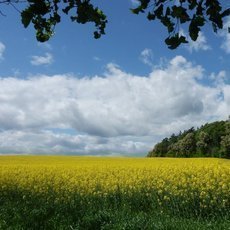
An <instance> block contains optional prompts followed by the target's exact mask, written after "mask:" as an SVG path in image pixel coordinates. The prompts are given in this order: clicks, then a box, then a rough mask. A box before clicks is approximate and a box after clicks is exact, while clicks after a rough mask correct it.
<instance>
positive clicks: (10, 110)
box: [0, 56, 230, 155]
mask: <svg viewBox="0 0 230 230" xmlns="http://www.w3.org/2000/svg"><path fill="white" fill-rule="evenodd" d="M107 68H108V70H107V73H106V74H105V75H104V76H95V77H91V78H87V77H85V78H84V77H83V78H76V77H74V76H71V75H54V76H46V75H41V76H34V77H31V78H28V79H18V78H9V77H8V78H1V79H0V88H1V91H0V128H1V129H0V153H1V152H2V153H6V152H11V153H12V152H23V153H51V154H52V153H53V154H55V153H66V154H68V153H81V154H99V155H100V154H106V153H109V154H110V153H113V154H117V153H121V154H137V153H146V152H147V151H148V150H150V149H151V148H152V146H153V145H154V143H155V142H156V141H158V140H159V139H161V138H162V137H165V136H167V135H170V134H171V133H172V132H179V130H184V129H186V128H190V127H192V126H195V127H197V126H199V125H201V124H204V123H206V122H209V121H213V120H218V119H227V117H228V115H229V111H230V93H229V92H230V85H229V84H226V83H225V81H224V79H227V78H228V77H229V76H227V73H225V72H223V71H221V72H220V73H217V74H216V75H212V76H211V77H214V76H217V78H218V80H217V81H216V79H215V84H213V86H212V87H211V86H205V85H202V84H201V83H200V81H198V79H201V78H204V77H207V78H208V76H204V71H203V69H202V67H201V66H194V65H193V64H192V63H190V62H188V61H187V60H186V59H185V58H184V57H182V56H176V57H175V58H173V59H172V60H170V61H169V62H168V64H167V66H166V67H164V68H155V69H154V70H152V72H151V73H150V74H149V76H146V77H141V76H135V75H132V74H129V73H126V72H124V71H122V70H121V69H120V68H119V67H118V66H117V65H114V64H109V65H108V67H107ZM219 79H221V80H219ZM66 130H67V131H66ZM68 130H70V131H71V130H74V133H72V132H70V131H68Z"/></svg>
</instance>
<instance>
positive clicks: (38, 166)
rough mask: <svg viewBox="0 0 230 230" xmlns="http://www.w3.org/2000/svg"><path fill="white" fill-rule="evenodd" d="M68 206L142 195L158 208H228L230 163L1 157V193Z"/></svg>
mask: <svg viewBox="0 0 230 230" xmlns="http://www.w3.org/2000/svg"><path fill="white" fill-rule="evenodd" d="M9 191H21V192H22V194H24V196H25V197H24V198H25V199H26V196H28V194H38V195H42V196H43V195H44V196H45V197H49V196H52V197H55V200H56V201H60V200H61V201H70V200H71V199H73V197H74V196H76V194H77V195H78V196H87V195H90V196H100V197H107V196H111V195H112V194H117V193H119V194H122V195H124V196H130V195H133V194H139V195H140V194H141V196H142V197H143V199H149V200H151V199H155V200H154V202H157V203H158V205H164V204H173V202H175V201H176V202H178V201H179V202H181V203H182V204H185V205H186V204H191V203H194V202H195V203H197V204H198V205H199V208H204V209H205V208H212V207H218V208H228V207H230V161H229V160H224V159H211V158H209V159H207V158H200V159H175V158H174V159H170V158H157V159H156V158H155V159H154V158H109V157H108V158H106V157H72V156H71V157H70V156H66V157H65V156H1V157H0V192H1V194H3V195H4V194H5V195H7V193H9Z"/></svg>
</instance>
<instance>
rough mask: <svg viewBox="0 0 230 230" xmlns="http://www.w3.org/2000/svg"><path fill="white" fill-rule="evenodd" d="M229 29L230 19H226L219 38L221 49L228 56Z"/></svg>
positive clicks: (229, 50)
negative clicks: (220, 38)
mask: <svg viewBox="0 0 230 230" xmlns="http://www.w3.org/2000/svg"><path fill="white" fill-rule="evenodd" d="M229 28H230V17H228V19H227V21H226V22H225V24H224V29H223V31H221V33H220V36H222V37H223V42H222V44H221V48H222V49H223V50H224V51H225V52H226V53H228V54H230V33H229V32H228V30H229Z"/></svg>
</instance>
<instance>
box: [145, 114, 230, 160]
mask: <svg viewBox="0 0 230 230" xmlns="http://www.w3.org/2000/svg"><path fill="white" fill-rule="evenodd" d="M147 156H148V157H220V158H230V118H229V119H228V120H227V121H216V122H213V123H207V124H205V125H202V126H201V127H200V128H197V129H195V128H194V127H192V128H190V129H188V130H185V131H183V132H180V133H179V134H178V135H175V134H172V135H171V137H169V138H164V139H163V140H162V141H161V142H159V143H157V144H156V145H155V146H154V148H153V150H152V151H150V152H149V153H148V155H147Z"/></svg>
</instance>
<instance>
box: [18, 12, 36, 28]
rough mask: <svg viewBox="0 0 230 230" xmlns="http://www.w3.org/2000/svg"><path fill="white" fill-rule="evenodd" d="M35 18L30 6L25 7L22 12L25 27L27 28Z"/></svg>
mask: <svg viewBox="0 0 230 230" xmlns="http://www.w3.org/2000/svg"><path fill="white" fill-rule="evenodd" d="M32 18H33V13H32V12H31V10H30V8H27V9H25V10H24V11H22V13H21V21H22V24H23V25H24V27H25V28H27V27H28V26H29V24H30V22H31V20H32Z"/></svg>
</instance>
